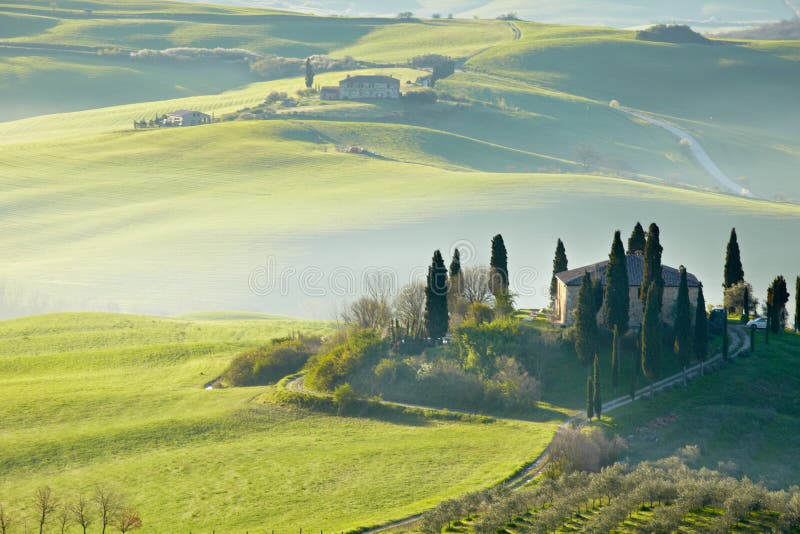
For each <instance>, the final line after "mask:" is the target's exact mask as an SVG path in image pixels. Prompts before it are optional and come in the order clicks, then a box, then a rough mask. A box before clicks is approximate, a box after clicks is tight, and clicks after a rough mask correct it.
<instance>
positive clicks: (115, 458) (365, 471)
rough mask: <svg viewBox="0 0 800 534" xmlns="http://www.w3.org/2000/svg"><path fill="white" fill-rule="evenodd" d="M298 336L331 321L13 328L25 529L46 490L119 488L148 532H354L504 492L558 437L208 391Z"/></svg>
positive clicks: (0, 440)
mask: <svg viewBox="0 0 800 534" xmlns="http://www.w3.org/2000/svg"><path fill="white" fill-rule="evenodd" d="M215 318H216V317H215ZM297 330H302V331H306V332H309V333H319V334H321V333H325V332H330V331H331V330H332V325H331V324H330V323H322V322H312V321H302V320H294V319H287V318H273V319H272V320H269V321H264V320H241V319H235V320H224V321H218V320H213V321H206V320H191V321H187V320H173V319H159V318H154V317H137V316H129V315H114V314H59V315H47V316H39V317H31V318H26V319H21V320H14V321H6V322H2V323H0V377H1V378H0V416H2V419H3V421H4V423H3V429H2V432H0V466H2V470H3V477H2V482H0V501H1V502H2V503H3V504H4V505H5V507H6V510H7V511H8V510H11V511H12V513H14V514H17V517H21V516H23V515H27V514H28V513H30V512H31V510H30V503H32V499H31V496H32V495H33V491H34V490H35V488H36V487H38V486H40V485H43V484H48V485H50V486H51V487H52V488H53V490H54V492H55V494H56V495H57V496H58V497H59V498H60V499H61V500H62V502H63V501H67V500H72V499H76V498H77V496H78V495H79V494H81V493H84V494H91V492H92V491H93V487H94V485H95V484H105V485H108V486H110V487H112V488H114V489H115V490H116V491H119V492H121V493H123V494H125V496H126V498H127V499H128V501H129V502H130V503H131V505H133V506H135V507H136V508H138V509H139V510H140V511H141V513H142V516H143V520H144V525H145V528H144V529H143V532H176V531H184V530H185V531H188V530H193V531H211V530H212V529H216V530H217V531H229V532H230V531H242V532H243V531H245V530H248V529H249V530H250V531H253V530H254V529H256V528H275V529H276V530H280V531H289V530H297V529H299V528H305V529H306V530H309V531H311V530H314V529H316V530H320V529H325V530H331V531H333V530H337V531H338V530H346V529H350V528H356V527H359V526H365V525H369V524H376V523H380V522H383V521H385V520H388V519H391V518H393V517H400V516H403V515H407V514H410V513H414V512H417V511H420V510H422V509H424V508H426V507H429V506H430V505H431V504H433V503H435V502H438V501H440V500H441V499H444V498H447V497H449V496H454V495H457V494H460V493H462V492H464V491H469V490H471V489H476V488H480V487H483V486H486V485H488V484H491V483H493V482H495V481H497V480H499V479H501V478H503V477H505V476H507V475H508V474H509V473H511V472H512V471H513V470H514V469H516V468H517V467H518V466H519V465H520V464H522V463H523V462H525V461H526V460H528V459H530V458H532V457H535V456H536V455H537V454H538V453H539V452H540V451H541V450H542V449H543V448H544V446H545V445H546V443H547V441H548V440H549V438H550V436H551V435H552V432H553V431H554V427H555V426H556V423H522V422H515V421H505V420H495V421H493V422H490V423H487V422H467V421H458V420H455V421H437V420H433V419H430V420H428V419H424V418H420V419H419V420H417V421H408V420H405V421H392V420H381V419H366V418H363V419H359V418H346V417H341V418H339V417H333V416H326V415H319V414H314V413H310V412H306V411H302V410H299V409H291V408H285V407H281V406H278V405H274V404H271V403H269V402H263V401H258V400H254V398H255V397H258V396H259V395H261V394H262V393H263V392H264V388H235V389H223V390H213V391H206V390H204V389H203V385H204V384H205V383H206V382H209V381H210V380H212V379H213V378H214V377H216V376H217V375H218V374H219V373H220V372H221V371H222V370H223V369H224V368H225V367H226V366H227V364H228V363H229V361H230V359H231V357H232V356H233V355H234V354H235V353H236V352H238V351H240V350H241V349H242V348H245V347H252V346H255V345H257V344H259V343H263V342H265V341H266V340H268V339H270V338H273V337H277V336H282V335H285V334H287V333H289V332H290V331H297ZM490 451H491V452H490ZM310 510H313V511H314V513H313V514H311V513H309V511H310Z"/></svg>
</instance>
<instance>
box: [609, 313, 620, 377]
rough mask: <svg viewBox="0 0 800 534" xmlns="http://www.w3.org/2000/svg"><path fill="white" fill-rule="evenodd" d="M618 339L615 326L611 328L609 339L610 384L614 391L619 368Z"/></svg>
mask: <svg viewBox="0 0 800 534" xmlns="http://www.w3.org/2000/svg"><path fill="white" fill-rule="evenodd" d="M619 349H620V341H619V327H618V326H615V327H614V330H612V340H611V386H612V387H613V388H614V393H616V392H617V388H618V387H619V368H620V365H621V362H620V356H621V354H620V350H619Z"/></svg>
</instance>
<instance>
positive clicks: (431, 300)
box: [425, 250, 449, 339]
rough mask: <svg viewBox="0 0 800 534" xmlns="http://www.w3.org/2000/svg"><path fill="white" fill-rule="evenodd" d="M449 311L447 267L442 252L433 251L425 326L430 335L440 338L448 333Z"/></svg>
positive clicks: (429, 269) (426, 292)
mask: <svg viewBox="0 0 800 534" xmlns="http://www.w3.org/2000/svg"><path fill="white" fill-rule="evenodd" d="M448 323H449V316H448V313H447V267H445V265H444V259H443V258H442V253H441V252H440V251H438V250H437V251H436V252H434V253H433V259H432V260H431V265H430V267H428V279H427V285H426V286H425V326H426V328H427V329H428V335H429V336H430V337H432V338H434V339H439V338H441V337H443V336H444V335H445V334H447V330H448V328H449V324H448Z"/></svg>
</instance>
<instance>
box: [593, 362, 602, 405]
mask: <svg viewBox="0 0 800 534" xmlns="http://www.w3.org/2000/svg"><path fill="white" fill-rule="evenodd" d="M592 404H593V405H594V414H595V415H596V416H597V418H598V419H601V418H602V416H603V399H602V397H601V391H600V358H598V357H597V354H595V355H594V376H593V377H592Z"/></svg>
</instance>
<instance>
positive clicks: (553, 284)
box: [550, 239, 568, 304]
mask: <svg viewBox="0 0 800 534" xmlns="http://www.w3.org/2000/svg"><path fill="white" fill-rule="evenodd" d="M567 265H568V261H567V250H566V248H564V242H563V241H561V240H560V239H559V240H558V243H556V254H555V257H554V258H553V277H552V278H551V279H550V303H551V304H552V303H553V302H555V298H556V291H557V290H558V282H557V281H556V275H557V274H558V273H562V272H564V271H566V270H567Z"/></svg>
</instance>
